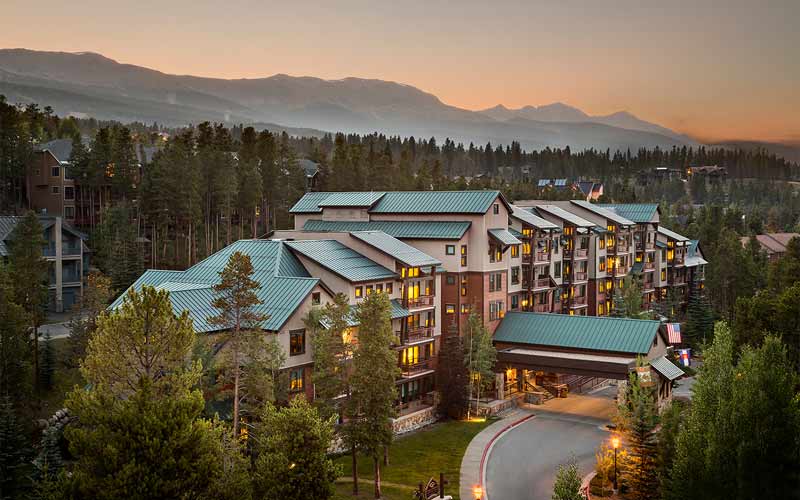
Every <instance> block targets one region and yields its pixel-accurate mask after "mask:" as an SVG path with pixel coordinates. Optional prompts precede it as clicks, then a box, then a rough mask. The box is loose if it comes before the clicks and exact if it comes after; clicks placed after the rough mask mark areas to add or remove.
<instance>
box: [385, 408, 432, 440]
mask: <svg viewBox="0 0 800 500" xmlns="http://www.w3.org/2000/svg"><path fill="white" fill-rule="evenodd" d="M437 420H439V415H438V414H437V412H436V407H435V406H430V407H428V408H423V409H421V410H419V411H415V412H414V413H409V414H408V415H403V416H402V417H397V418H396V419H394V420H393V421H392V428H393V429H394V433H395V434H396V435H397V434H405V433H406V432H411V431H415V430H417V429H420V428H422V427H425V426H426V425H430V424H432V423H434V422H436V421H437Z"/></svg>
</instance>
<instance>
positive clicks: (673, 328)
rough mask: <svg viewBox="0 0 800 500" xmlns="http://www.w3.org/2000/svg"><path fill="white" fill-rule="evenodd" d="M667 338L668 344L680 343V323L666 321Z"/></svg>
mask: <svg viewBox="0 0 800 500" xmlns="http://www.w3.org/2000/svg"><path fill="white" fill-rule="evenodd" d="M667 339H668V340H669V343H670V344H680V343H681V324H680V323H667Z"/></svg>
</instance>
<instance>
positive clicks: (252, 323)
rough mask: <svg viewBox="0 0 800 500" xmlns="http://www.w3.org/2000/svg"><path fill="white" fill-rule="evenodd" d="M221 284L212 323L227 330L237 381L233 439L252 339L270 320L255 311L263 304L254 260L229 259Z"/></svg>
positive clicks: (236, 255) (240, 255)
mask: <svg viewBox="0 0 800 500" xmlns="http://www.w3.org/2000/svg"><path fill="white" fill-rule="evenodd" d="M219 275H220V282H219V283H218V284H216V285H214V294H215V298H214V301H213V302H212V305H213V306H214V307H215V308H217V309H218V310H219V314H218V315H217V316H212V317H210V318H208V320H209V322H210V323H211V324H213V325H217V326H219V327H220V328H222V329H224V330H225V331H224V333H223V334H222V335H223V338H224V339H225V342H226V349H227V351H228V353H229V355H230V357H231V366H230V370H231V372H232V378H233V435H234V437H235V436H238V435H239V423H240V422H239V404H240V402H241V400H240V391H239V389H240V382H241V376H242V365H243V364H244V362H245V359H244V351H245V349H246V347H247V343H248V340H249V337H251V336H253V335H263V333H261V332H260V331H258V330H257V329H258V325H259V324H260V323H261V322H262V321H265V320H266V319H267V317H266V316H264V315H263V314H261V313H259V312H257V311H255V309H254V308H255V307H256V306H258V305H260V304H261V303H262V302H261V300H260V299H259V298H258V296H257V295H256V291H257V290H258V289H259V288H261V285H259V284H258V282H257V281H255V280H253V278H252V276H253V264H252V263H251V262H250V256H249V255H245V254H243V253H241V252H234V253H232V254H231V256H230V257H229V258H228V263H227V264H226V265H225V268H224V269H223V270H222V271H221V272H220V273H219Z"/></svg>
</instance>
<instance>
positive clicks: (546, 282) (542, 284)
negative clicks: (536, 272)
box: [533, 278, 550, 289]
mask: <svg viewBox="0 0 800 500" xmlns="http://www.w3.org/2000/svg"><path fill="white" fill-rule="evenodd" d="M533 288H534V289H539V288H550V278H539V279H536V280H534V281H533Z"/></svg>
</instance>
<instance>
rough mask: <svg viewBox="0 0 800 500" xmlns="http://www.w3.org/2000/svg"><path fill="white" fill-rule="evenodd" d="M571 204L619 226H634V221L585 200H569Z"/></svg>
mask: <svg viewBox="0 0 800 500" xmlns="http://www.w3.org/2000/svg"><path fill="white" fill-rule="evenodd" d="M571 202H572V203H573V204H575V205H578V206H579V207H581V208H583V209H586V210H589V211H590V212H592V213H594V214H596V215H599V216H600V217H605V218H606V219H608V220H610V221H612V222H614V223H616V224H619V225H621V226H633V225H634V224H636V223H635V222H634V221H632V220H630V219H627V218H625V217H623V216H622V215H620V214H618V213H616V212H614V211H613V210H609V209H607V208H603V207H601V206H600V205H595V204H594V203H589V202H588V201H585V200H571Z"/></svg>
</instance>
